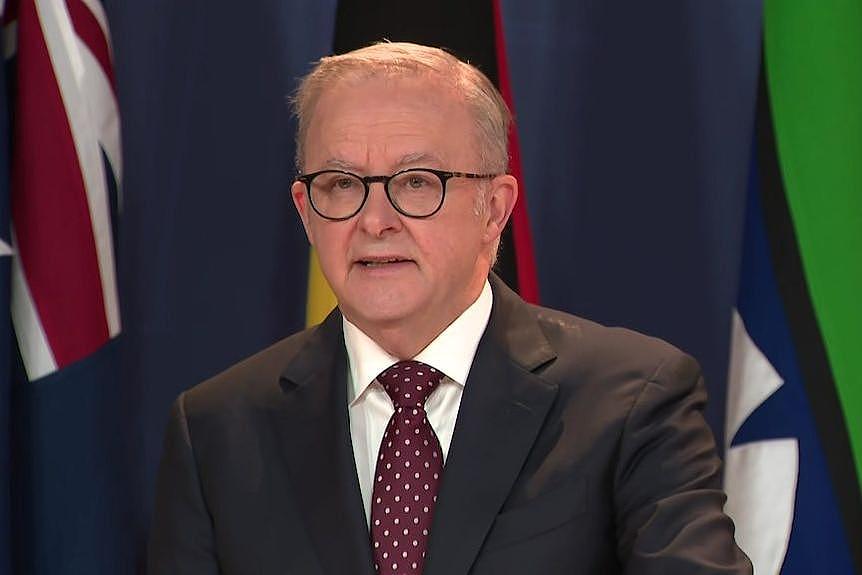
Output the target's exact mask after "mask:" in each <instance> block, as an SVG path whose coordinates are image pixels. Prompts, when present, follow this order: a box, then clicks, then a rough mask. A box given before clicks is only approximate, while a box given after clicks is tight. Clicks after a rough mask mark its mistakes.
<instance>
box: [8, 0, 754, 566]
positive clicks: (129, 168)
mask: <svg viewBox="0 0 862 575" xmlns="http://www.w3.org/2000/svg"><path fill="white" fill-rule="evenodd" d="M105 4H106V8H107V10H108V12H109V17H110V24H111V28H112V35H113V44H114V53H115V70H116V74H117V80H118V94H119V100H120V107H121V114H122V121H123V145H124V157H125V175H124V179H125V182H124V188H123V195H122V212H121V217H120V222H119V230H120V233H119V250H118V266H119V277H120V293H121V305H122V313H123V324H124V333H123V335H122V337H121V339H120V340H119V341H118V342H116V344H117V345H115V346H112V349H110V350H108V351H109V352H110V359H109V360H105V359H98V358H97V360H98V361H96V363H97V365H104V363H100V362H105V361H111V362H116V364H111V365H118V366H119V367H118V368H117V369H118V370H119V377H117V378H115V379H114V380H113V381H112V382H111V383H112V385H113V386H115V387H114V388H110V389H106V388H104V387H99V386H96V385H91V386H89V387H87V386H83V387H76V388H72V389H75V391H74V392H72V391H69V389H70V387H69V386H65V387H66V389H67V391H62V390H61V391H58V389H62V386H54V388H53V389H51V388H43V389H41V390H40V392H39V393H41V394H42V395H43V397H42V399H41V400H40V401H42V404H43V405H48V406H55V407H56V408H57V409H56V410H55V415H56V417H57V418H58V419H57V421H59V422H62V421H63V418H64V417H68V415H66V414H64V413H62V411H63V410H62V406H63V405H69V406H70V407H73V408H77V407H78V406H79V404H81V405H85V404H88V405H96V406H98V407H97V408H96V409H97V411H98V413H95V414H93V413H88V417H90V418H91V419H92V418H95V419H96V420H99V419H100V418H101V419H102V420H103V421H115V420H116V422H115V424H114V425H113V427H112V429H113V430H115V432H116V433H117V435H116V437H114V438H112V440H111V441H110V442H109V443H110V445H109V446H108V448H107V451H106V453H108V454H114V453H119V454H121V455H117V457H116V459H115V460H114V463H115V464H116V465H117V467H118V468H120V469H122V471H120V472H117V473H116V474H113V475H110V477H111V481H110V482H109V484H108V485H107V486H105V493H107V494H108V496H107V497H106V500H105V501H103V502H102V503H101V505H104V506H107V507H109V508H110V510H109V511H108V512H106V513H104V514H102V515H100V516H99V518H101V519H100V520H101V523H99V522H98V521H94V522H91V523H90V524H88V525H87V526H86V528H88V529H94V530H96V531H94V533H93V535H92V537H84V540H85V541H84V543H83V545H84V546H86V545H89V546H90V547H94V546H95V548H93V549H90V550H89V551H81V552H70V553H67V554H63V553H62V552H60V551H59V550H58V547H56V545H55V543H57V541H60V542H61V543H62V542H63V534H62V533H60V534H57V533H54V534H52V533H51V532H50V530H48V533H47V535H46V537H48V539H47V540H46V541H47V542H46V543H44V544H43V545H44V546H47V547H42V548H43V549H44V548H52V549H54V550H55V551H56V553H55V554H56V555H57V556H56V558H55V559H54V560H52V561H46V562H43V563H44V564H40V565H41V567H40V572H42V573H106V574H107V573H112V574H115V573H127V572H133V571H134V566H133V564H137V565H138V567H140V566H141V565H142V554H143V548H144V541H145V538H146V530H147V525H148V520H149V508H150V504H151V499H152V485H153V477H154V473H155V469H156V465H157V462H158V457H159V453H160V450H161V441H162V432H163V427H164V424H165V422H166V419H167V413H168V406H169V404H170V402H171V401H172V400H173V399H174V397H175V396H176V395H177V394H178V393H179V392H180V391H182V390H183V389H186V388H188V387H190V386H192V385H194V384H195V383H197V382H199V381H201V380H202V379H204V378H206V377H208V376H210V375H212V374H214V373H216V372H218V371H219V370H221V369H223V368H224V367H226V366H228V365H230V364H231V363H233V362H235V361H237V360H238V359H240V358H242V357H244V356H246V355H248V354H250V353H252V352H254V351H255V350H257V349H259V348H262V347H263V346H265V345H267V344H269V343H271V342H273V341H275V340H276V339H279V338H281V337H283V336H285V335H287V334H289V333H291V332H293V331H295V330H297V329H300V328H301V327H302V326H303V323H304V310H305V288H306V273H307V257H308V250H307V245H306V242H305V238H304V236H303V234H302V230H301V226H300V224H299V220H298V218H297V217H296V216H295V214H294V211H293V206H292V203H291V201H290V196H289V186H290V183H291V181H292V178H293V155H294V149H293V142H292V137H293V123H292V119H291V118H290V115H289V111H288V108H287V105H286V96H287V95H288V94H289V93H290V92H291V91H292V90H293V88H294V86H295V83H296V79H297V78H298V77H299V76H301V75H302V74H304V73H305V72H306V71H307V69H308V68H309V65H310V63H311V62H312V61H313V60H315V59H317V58H319V57H320V56H322V55H325V54H327V53H329V52H330V51H331V47H332V43H333V34H334V25H335V15H336V10H337V6H336V2H335V0H326V1H319V0H289V1H288V0H253V1H248V2H244V3H240V4H237V3H234V2H226V1H223V0H208V1H206V2H204V1H191V2H173V1H170V0H151V1H149V2H120V1H117V0H113V1H106V2H105ZM368 5H369V10H372V9H373V3H371V2H370V3H368ZM501 5H502V14H503V22H504V30H505V35H506V42H507V45H508V58H509V64H510V70H511V77H512V82H513V92H514V98H515V108H516V115H517V124H518V128H519V130H520V137H521V148H522V160H523V167H524V179H525V186H526V190H527V195H528V197H527V203H528V210H529V215H530V219H531V222H532V227H533V233H534V240H535V249H536V258H537V264H538V272H539V283H540V289H541V297H542V300H543V303H545V304H547V305H550V306H553V307H557V308H560V309H564V310H568V311H571V312H574V313H577V314H581V315H585V316H588V317H590V318H593V319H596V320H598V321H601V322H604V323H608V324H615V325H625V326H629V327H633V328H635V329H639V330H642V331H646V332H649V333H651V334H654V335H658V336H660V337H664V338H666V339H668V340H670V341H672V342H673V343H675V344H677V345H678V346H680V347H682V348H684V349H686V350H687V351H689V352H691V353H692V354H694V355H695V356H696V357H697V358H698V359H699V360H700V361H701V362H702V364H703V366H704V370H705V373H706V375H707V380H708V386H709V388H710V392H711V403H710V407H709V412H708V415H709V419H710V422H711V424H713V426H714V429H715V431H716V432H717V434H718V435H719V436H720V432H721V429H722V425H723V422H722V417H721V414H722V413H723V409H724V408H723V405H724V385H725V377H726V364H727V355H728V343H729V337H730V336H729V320H730V310H731V308H732V306H733V303H734V301H735V299H736V288H737V277H738V268H739V258H740V247H741V236H742V234H741V230H742V222H743V210H744V205H745V185H746V175H747V172H748V158H749V157H750V156H749V153H750V143H751V133H752V120H753V114H754V102H755V92H756V79H757V74H758V66H759V59H760V18H761V6H760V2H756V1H755V2H733V3H730V2H703V1H702V0H666V1H664V2H659V3H655V2H649V3H646V2H642V1H640V0H618V1H613V2H608V1H594V0H544V1H537V2H529V3H526V2H516V1H514V0H503V1H502V2H501ZM417 11H418V12H417V14H419V16H417V17H421V10H419V9H418V8H417ZM483 25H484V24H483ZM96 369H101V368H99V367H97V368H96ZM72 376H74V374H72V375H71V376H70V377H72ZM63 394H65V395H63ZM73 396H74V397H73ZM64 402H70V403H68V404H67V403H64ZM82 409H83V408H82ZM85 412H86V410H85ZM105 413H110V415H109V416H105V415H104V414H105ZM58 425H59V424H58ZM720 440H721V438H720V437H719V441H720ZM68 459H69V461H68V462H67V463H68V465H72V466H74V465H75V459H74V454H70V455H69V457H68ZM30 472H32V473H35V474H38V473H49V472H50V470H42V469H41V468H38V466H36V467H33V468H31V470H30ZM75 477H76V479H75V481H84V480H83V479H80V478H77V476H75ZM46 481H47V480H46ZM86 489H90V490H93V489H94V488H93V487H92V486H89V487H87V488H86ZM87 492H88V493H89V491H87ZM45 513H46V517H48V516H50V513H51V510H50V509H49V508H46V509H45ZM31 528H32V529H34V530H39V529H46V528H44V526H40V525H34V526H31ZM98 530H103V531H104V532H110V533H112V535H111V539H108V540H104V539H103V540H104V541H105V543H104V544H103V546H102V547H99V546H98V544H97V541H98V540H99V539H100V537H101V535H100V533H101V532H100V531H98ZM37 548H38V546H35V547H34V548H33V550H31V552H32V553H36V552H37V551H38V549H37ZM21 553H27V551H21ZM0 571H2V567H0ZM34 572H35V571H34Z"/></svg>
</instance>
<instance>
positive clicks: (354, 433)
mask: <svg viewBox="0 0 862 575" xmlns="http://www.w3.org/2000/svg"><path fill="white" fill-rule="evenodd" d="M492 304H493V296H492V295H491V285H490V284H489V283H488V281H487V280H486V281H485V287H484V288H483V289H482V293H481V294H479V297H478V298H477V299H476V301H475V302H473V304H472V305H470V307H468V308H467V309H465V310H464V311H463V313H461V315H459V316H458V317H457V318H456V319H455V321H453V322H452V323H451V324H449V326H448V327H447V328H446V329H445V330H443V332H442V333H441V334H440V335H438V336H437V337H436V338H434V340H433V341H432V342H431V343H429V344H428V345H427V346H426V347H425V349H423V350H422V351H420V352H419V354H418V355H417V356H416V357H414V358H413V359H415V360H416V361H421V362H422V363H426V364H428V365H430V366H432V367H434V368H436V369H437V370H438V371H441V372H443V373H444V374H445V377H444V378H443V380H442V381H441V382H440V384H439V385H438V386H437V388H436V389H435V390H434V391H433V392H432V393H431V395H430V396H429V397H428V400H427V401H426V402H425V411H426V412H427V413H428V421H429V423H431V427H432V428H433V429H434V433H436V434H437V438H438V439H439V440H440V448H441V449H442V450H443V461H444V462H445V461H446V458H447V456H448V455H449V445H450V444H451V443H452V433H453V432H454V430H455V420H456V419H457V417H458V408H459V407H460V405H461V394H462V393H463V390H464V384H465V383H466V382H467V376H468V375H469V374H470V367H471V366H472V365H473V357H474V356H475V355H476V348H477V347H478V346H479V340H480V339H481V338H482V334H483V333H484V332H485V327H486V326H487V325H488V319H489V318H490V317H491V306H492ZM343 329H344V343H345V346H346V347H347V357H348V360H349V364H350V365H349V370H350V373H349V374H348V392H347V401H348V402H349V411H350V435H351V439H352V440H353V457H354V459H355V461H356V473H357V475H358V478H359V488H360V490H361V492H362V503H363V505H364V506H365V519H366V521H370V519H371V492H372V485H373V482H374V466H375V464H376V462H377V454H378V452H379V450H380V442H381V441H382V440H383V433H384V431H386V425H387V424H388V423H389V418H390V417H392V414H393V413H394V412H395V407H394V406H393V404H392V400H391V399H390V398H389V395H388V394H387V393H386V390H384V389H383V386H382V385H381V384H380V382H378V381H377V379H376V378H377V376H378V375H379V374H380V373H381V372H382V371H383V370H385V369H386V368H388V367H390V366H392V365H394V364H395V363H397V362H398V358H396V357H393V356H391V355H389V354H388V353H387V352H386V351H384V350H383V348H381V347H380V346H379V345H377V343H375V342H374V340H372V339H371V338H370V337H368V336H367V335H366V334H365V333H363V332H362V330H360V329H359V328H358V327H356V326H355V325H353V324H352V323H350V322H349V321H347V320H346V319H344V320H343Z"/></svg>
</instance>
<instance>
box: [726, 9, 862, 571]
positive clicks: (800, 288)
mask: <svg viewBox="0 0 862 575" xmlns="http://www.w3.org/2000/svg"><path fill="white" fill-rule="evenodd" d="M764 10H765V12H764V56H763V62H764V63H763V67H762V72H761V76H762V81H761V86H760V90H759V97H758V106H757V116H756V117H757V119H756V136H755V145H754V146H753V154H752V156H753V159H752V164H751V177H750V182H749V190H748V194H749V196H748V204H747V214H746V222H745V237H744V247H743V251H744V253H743V259H742V267H741V275H740V285H739V297H738V302H737V309H736V310H734V313H733V335H732V345H731V365H730V372H729V388H728V396H727V420H726V437H727V439H726V441H727V443H728V445H727V456H726V459H727V461H726V470H725V485H726V489H727V491H728V503H727V510H728V512H729V513H730V514H731V516H732V517H733V518H734V520H735V522H736V526H737V540H738V542H739V544H740V546H741V547H742V548H743V549H744V550H745V551H746V552H747V553H748V555H749V556H750V557H751V559H752V561H753V563H754V566H755V573H757V574H758V575H776V574H779V573H781V574H785V575H810V574H820V573H822V574H827V573H828V574H830V575H850V574H852V573H862V488H860V482H859V479H860V477H862V353H860V350H862V303H860V294H862V105H860V103H862V67H860V65H859V57H860V55H862V4H859V3H858V2H855V1H835V2H828V3H826V4H822V3H817V4H814V3H807V2H792V1H780V0H768V1H767V2H765V8H764Z"/></svg>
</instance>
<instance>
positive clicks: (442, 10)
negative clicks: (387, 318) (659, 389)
mask: <svg viewBox="0 0 862 575" xmlns="http://www.w3.org/2000/svg"><path fill="white" fill-rule="evenodd" d="M384 38H386V39H388V40H392V41H403V42H417V43H420V44H428V45H431V46H440V47H442V48H444V49H447V50H450V51H451V52H452V53H454V54H455V55H456V56H458V57H459V58H461V59H462V60H467V61H468V62H470V63H471V64H473V65H474V66H476V67H477V68H479V69H480V70H481V71H482V72H484V73H485V75H486V76H488V78H489V79H490V80H491V81H492V82H494V83H495V84H496V86H497V88H498V89H499V90H500V92H501V93H502V95H503V98H504V99H505V100H506V103H507V104H508V105H509V108H510V109H511V110H512V112H513V114H514V112H515V109H514V108H515V107H514V100H513V97H512V88H511V83H510V80H509V69H508V64H507V58H506V43H505V38H504V37H503V23H502V15H501V13H500V2H499V0H487V1H485V2H461V1H456V0H443V1H441V2H435V3H433V4H431V5H428V6H424V7H423V9H422V11H421V17H417V15H416V12H415V11H411V10H404V9H403V6H402V3H401V2H397V1H395V0H381V1H379V2H375V3H374V6H373V9H371V8H369V6H368V5H367V3H365V2H361V1H360V0H343V1H341V2H339V3H338V13H337V16H336V22H335V46H334V51H335V53H336V54H342V53H344V52H349V51H350V50H355V49H357V48H361V47H363V46H367V45H368V44H371V43H372V42H376V41H380V40H382V39H384ZM509 155H510V162H509V173H511V174H512V175H514V176H515V177H516V178H518V183H519V192H518V202H517V203H516V204H515V209H514V212H513V213H512V217H511V222H510V224H509V225H508V226H507V228H506V231H505V232H504V235H503V240H502V242H501V244H500V251H499V257H498V260H497V264H496V266H495V271H496V272H497V273H498V274H499V275H500V276H501V277H502V278H503V279H504V280H505V281H506V283H507V284H508V285H509V286H510V287H512V288H513V289H515V290H516V291H517V292H518V293H519V294H520V295H521V297H523V298H524V299H525V300H527V301H529V302H532V303H538V300H539V286H538V280H537V276H536V264H535V259H534V256H533V240H532V234H531V231H530V222H529V219H528V217H527V197H526V190H525V187H524V180H523V178H522V177H521V173H522V172H521V158H520V147H519V143H518V132H517V129H516V127H515V125H514V124H513V125H512V128H511V131H510V133H509ZM335 303H336V302H335V296H334V295H333V294H332V291H331V290H330V288H329V286H328V284H327V283H326V280H325V279H324V278H323V275H322V274H321V271H320V265H319V263H318V261H317V257H316V255H315V253H314V250H312V253H311V257H310V265H309V280H308V299H307V307H306V323H307V324H308V325H314V324H316V323H318V322H320V321H321V320H322V319H323V318H324V317H325V316H326V314H327V313H329V311H330V310H331V309H332V308H333V307H334V306H335Z"/></svg>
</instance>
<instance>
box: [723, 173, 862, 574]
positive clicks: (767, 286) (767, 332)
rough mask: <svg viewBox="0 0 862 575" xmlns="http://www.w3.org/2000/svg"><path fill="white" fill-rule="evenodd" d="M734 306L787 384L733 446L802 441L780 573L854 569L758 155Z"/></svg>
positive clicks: (753, 417) (756, 414)
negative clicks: (766, 210)
mask: <svg viewBox="0 0 862 575" xmlns="http://www.w3.org/2000/svg"><path fill="white" fill-rule="evenodd" d="M791 239H792V238H788V241H790V240H791ZM738 309H739V313H740V315H741V316H742V319H743V321H744V323H745V326H746V328H747V330H748V333H749V335H750V337H751V338H752V340H753V341H754V342H755V344H756V345H757V347H758V348H759V349H760V350H761V351H762V352H763V353H764V355H766V357H767V358H768V359H769V362H770V363H771V364H772V366H773V367H774V368H775V370H776V371H777V372H778V373H779V374H780V376H781V377H782V379H783V380H784V385H783V386H781V388H779V390H778V391H777V392H776V393H775V394H774V395H773V396H772V397H770V398H769V399H767V400H766V401H765V402H764V403H763V404H762V406H761V407H760V408H758V409H757V410H756V411H755V412H754V413H753V414H752V415H751V416H750V417H749V418H748V420H747V421H746V422H745V423H744V424H743V425H742V427H741V428H740V430H739V432H738V433H737V435H736V437H735V438H734V440H733V445H738V444H742V443H748V442H752V441H758V440H762V439H769V438H778V437H795V438H797V440H798V442H799V482H798V487H797V493H796V514H795V517H794V522H793V530H792V532H791V535H790V546H789V549H788V552H787V556H786V558H785V562H784V567H783V569H782V571H781V572H782V574H783V575H811V574H812V573H829V574H835V575H841V574H847V575H852V574H853V567H852V563H851V559H850V553H849V549H848V546H847V541H846V535H845V533H844V530H843V527H842V522H841V517H840V515H839V512H838V507H837V501H836V498H835V494H834V491H833V488H832V484H831V481H830V478H829V475H828V472H827V468H826V461H825V457H824V454H823V450H822V448H821V445H820V439H819V437H818V435H817V431H816V429H815V426H814V420H813V417H812V413H811V409H810V406H809V403H808V398H807V397H806V393H805V388H804V386H803V380H802V376H801V375H800V371H799V366H798V362H797V357H796V351H795V349H794V344H793V341H792V339H791V332H790V326H789V324H788V321H787V316H786V314H785V310H784V308H783V307H782V302H781V299H780V296H779V292H778V287H777V284H776V278H775V275H774V271H773V266H772V262H771V257H770V247H769V242H768V240H767V236H766V230H765V227H764V223H763V207H762V204H761V200H760V185H759V173H758V169H757V161H756V158H755V161H752V169H751V175H750V179H749V193H748V206H747V210H746V220H745V240H744V247H743V258H742V268H741V273H740V286H739V301H738Z"/></svg>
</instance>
